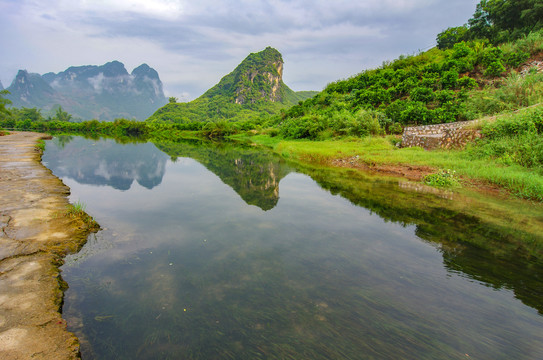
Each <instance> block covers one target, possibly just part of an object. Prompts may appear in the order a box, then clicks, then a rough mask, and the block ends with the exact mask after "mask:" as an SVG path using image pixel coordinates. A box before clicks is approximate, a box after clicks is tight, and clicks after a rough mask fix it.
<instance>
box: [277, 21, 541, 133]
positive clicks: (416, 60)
mask: <svg viewBox="0 0 543 360" xmlns="http://www.w3.org/2000/svg"><path fill="white" fill-rule="evenodd" d="M541 51H543V30H542V31H539V32H535V33H530V34H529V35H528V36H526V37H524V38H522V39H519V40H517V41H514V42H510V43H504V44H501V45H498V46H494V45H492V44H490V43H489V42H488V41H479V40H477V41H469V42H465V41H462V42H460V43H456V44H454V45H453V46H452V48H451V49H446V50H439V49H437V48H434V49H432V50H429V51H427V52H424V53H421V54H418V55H416V56H401V57H400V58H398V59H397V60H395V61H393V62H390V63H385V64H383V66H382V67H380V68H378V69H373V70H367V71H364V72H362V73H360V74H358V75H356V76H353V77H351V78H349V79H346V80H341V81H337V82H334V83H331V84H329V85H328V86H327V87H326V88H325V89H324V91H322V92H321V93H320V94H318V95H317V96H315V97H313V98H311V99H308V100H306V101H304V102H300V103H299V104H298V105H296V106H293V107H291V108H290V109H288V110H285V111H282V113H281V116H280V117H277V118H276V119H275V121H274V123H275V124H276V125H277V126H279V128H280V131H281V134H282V135H283V136H285V137H287V138H310V139H319V138H326V137H330V136H333V135H358V136H360V135H367V134H379V133H382V132H384V131H386V132H388V133H398V132H401V130H402V126H405V125H412V124H416V125H425V124H437V123H447V122H454V121H459V120H468V119H474V118H476V117H478V116H481V115H488V114H494V113H498V112H501V111H503V110H510V109H517V108H520V107H523V106H527V105H531V104H534V103H536V102H538V101H541V97H542V95H543V87H542V85H541V80H542V79H543V75H541V74H538V73H537V71H535V70H534V71H533V73H532V72H528V74H525V75H520V74H519V73H518V72H517V70H519V69H518V67H519V66H520V65H522V64H523V63H524V62H525V61H526V60H527V59H529V58H530V56H533V55H536V54H538V53H540V52H541ZM508 72H509V73H510V74H509V75H508V76H506V77H503V76H504V75H505V74H507V73H508ZM502 77H503V78H502Z"/></svg>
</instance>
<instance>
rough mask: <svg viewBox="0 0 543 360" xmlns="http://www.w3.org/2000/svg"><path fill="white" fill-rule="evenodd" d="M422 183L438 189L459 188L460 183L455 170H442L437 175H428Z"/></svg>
mask: <svg viewBox="0 0 543 360" xmlns="http://www.w3.org/2000/svg"><path fill="white" fill-rule="evenodd" d="M422 181H423V182H424V183H425V184H426V185H430V186H437V187H451V186H459V185H460V182H459V181H458V177H457V176H456V174H455V171H453V170H440V171H439V172H437V173H434V174H430V175H426V176H425V177H424V178H423V179H422Z"/></svg>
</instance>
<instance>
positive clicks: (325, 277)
mask: <svg viewBox="0 0 543 360" xmlns="http://www.w3.org/2000/svg"><path fill="white" fill-rule="evenodd" d="M140 146H141V145H140ZM157 147H158V148H160V149H163V150H164V151H165V152H167V153H168V155H169V156H170V157H172V158H173V160H176V161H175V162H173V161H166V165H165V169H166V170H165V172H164V174H163V178H162V183H161V186H158V187H155V188H153V190H152V191H142V189H138V188H137V187H133V188H131V189H129V190H127V191H115V190H113V189H111V188H104V187H95V186H87V185H85V184H84V183H78V182H76V181H73V180H70V179H67V180H66V182H67V184H68V185H69V186H70V187H71V189H72V193H73V196H74V197H76V198H80V199H82V201H84V202H85V203H87V205H88V207H87V209H88V211H89V212H91V213H92V214H93V215H94V216H95V217H96V218H97V219H98V222H99V223H100V224H101V225H102V226H103V227H104V228H106V230H103V231H101V232H100V233H98V234H97V235H96V238H93V239H92V240H91V241H89V243H88V244H87V245H86V246H85V248H84V250H83V252H82V253H81V254H77V255H75V256H72V257H70V258H68V259H67V262H66V266H65V267H64V268H63V277H64V279H65V280H66V281H67V282H68V283H69V285H70V289H69V290H68V292H67V293H66V299H65V306H64V316H65V317H66V318H67V320H68V323H69V326H70V329H71V330H73V331H75V332H76V334H77V335H78V336H79V337H80V338H81V339H82V343H83V358H84V359H94V358H96V359H134V358H138V359H155V358H156V359H165V358H186V359H228V358H236V359H254V358H286V359H288V358H311V359H345V358H378V359H398V358H402V359H451V358H467V357H468V356H469V357H471V358H478V359H500V358H515V359H532V358H542V357H543V317H541V316H539V315H538V314H537V312H536V311H535V310H534V309H537V310H538V311H541V309H542V302H543V301H542V300H541V299H543V288H542V284H543V281H542V279H541V274H542V273H543V270H542V267H541V262H540V260H539V259H541V256H540V251H541V250H540V248H539V247H538V246H537V244H539V243H541V242H540V241H541V240H542V239H541V236H542V235H541V234H542V233H543V232H541V231H537V229H541V228H538V227H537V226H536V225H537V224H538V223H537V216H532V217H530V216H528V215H529V214H527V213H526V212H524V210H522V211H521V212H519V214H521V215H522V216H523V218H524V220H525V221H526V223H527V224H531V227H528V228H526V229H519V228H516V227H513V226H512V224H509V223H506V220H504V219H506V217H504V216H500V215H503V214H500V213H499V212H497V213H493V214H489V213H485V211H486V210H485V211H477V213H473V212H470V210H469V209H468V207H469V208H473V209H477V207H478V206H479V205H478V203H477V202H475V201H472V200H469V201H468V200H467V199H460V201H450V200H448V199H446V198H445V199H444V198H442V197H440V194H432V193H426V192H414V191H410V190H408V189H407V188H408V187H407V186H398V183H397V181H391V180H386V179H379V178H368V177H365V176H363V175H361V174H360V173H357V172H349V171H344V170H341V171H330V170H325V169H315V168H300V167H298V168H296V170H295V171H294V170H293V168H292V167H289V166H288V165H287V164H285V163H284V162H282V161H281V160H274V158H273V157H271V156H270V155H266V154H264V153H261V154H259V153H258V152H257V151H255V149H251V148H234V147H232V146H231V145H224V144H223V145H221V146H218V147H215V146H214V145H212V144H209V143H207V144H205V145H203V146H202V145H201V144H198V143H197V142H192V143H181V144H157ZM49 148H50V147H49V146H48V147H47V149H46V152H47V151H49ZM73 153H75V149H74V151H72V152H69V153H64V154H63V155H64V156H71V154H73ZM177 156H179V158H177V159H176V157H177ZM181 157H182V158H181ZM193 159H194V160H193ZM270 159H271V160H270ZM247 164H251V165H252V166H248V165H247ZM270 179H271V180H270ZM279 183H280V184H279ZM225 184H227V185H225ZM255 185H256V186H255ZM279 186H280V188H281V197H280V198H279V196H278V189H279ZM231 189H234V190H235V192H234V191H231ZM323 189H325V190H323ZM238 194H239V195H238ZM241 194H244V195H242V197H243V199H244V201H241V200H240V198H239V196H240V195H241ZM247 194H250V195H247ZM255 194H256V195H255ZM333 195H340V196H333ZM455 197H456V195H455ZM253 198H254V199H256V200H247V199H253ZM455 200H458V199H455ZM251 203H253V204H255V205H257V206H258V207H255V206H249V205H248V204H251ZM455 204H463V205H462V206H465V207H466V208H463V207H461V206H460V207H458V206H457V205H455ZM261 209H269V211H261ZM497 219H498V220H497ZM522 240H529V241H522ZM519 299H520V300H521V301H519ZM525 304H526V305H528V306H525Z"/></svg>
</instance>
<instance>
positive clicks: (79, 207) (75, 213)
mask: <svg viewBox="0 0 543 360" xmlns="http://www.w3.org/2000/svg"><path fill="white" fill-rule="evenodd" d="M86 209H87V205H86V204H85V203H83V202H81V201H80V200H78V201H76V202H75V203H73V204H69V205H68V206H66V211H65V212H64V216H67V217H70V218H73V219H81V221H83V222H84V223H85V224H86V225H87V226H88V227H89V229H94V230H98V229H99V228H100V226H99V225H98V223H97V222H96V220H94V218H93V217H92V216H90V215H89V214H87V213H86Z"/></svg>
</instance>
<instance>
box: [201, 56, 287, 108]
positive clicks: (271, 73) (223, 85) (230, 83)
mask: <svg viewBox="0 0 543 360" xmlns="http://www.w3.org/2000/svg"><path fill="white" fill-rule="evenodd" d="M285 92H292V90H290V89H289V88H288V87H287V86H286V85H285V84H284V83H283V57H282V56H281V53H280V52H279V51H277V50H276V49H274V48H272V47H267V48H266V49H264V50H262V51H260V52H258V53H251V54H249V56H247V57H246V58H245V60H243V61H242V62H241V64H239V65H238V66H237V67H236V68H235V69H234V71H232V72H231V73H230V74H228V75H226V76H225V77H223V78H222V79H221V81H220V82H219V83H218V84H217V85H215V86H214V87H212V88H211V89H209V90H208V91H206V92H205V93H204V94H203V95H202V96H203V97H207V98H211V97H214V96H217V95H222V96H227V97H228V98H229V100H230V101H231V102H234V103H236V104H240V105H243V104H246V103H251V104H254V103H255V102H257V101H259V100H264V101H271V102H283V98H284V93H285Z"/></svg>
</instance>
